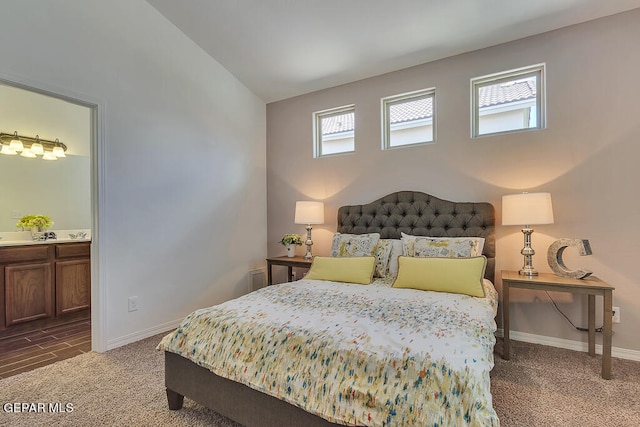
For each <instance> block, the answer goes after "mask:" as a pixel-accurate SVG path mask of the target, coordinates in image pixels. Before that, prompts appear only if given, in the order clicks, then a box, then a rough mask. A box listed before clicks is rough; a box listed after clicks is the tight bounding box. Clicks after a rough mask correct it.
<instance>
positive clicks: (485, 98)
mask: <svg viewBox="0 0 640 427" xmlns="http://www.w3.org/2000/svg"><path fill="white" fill-rule="evenodd" d="M544 78H545V76H544V64H539V65H533V66H531V67H526V68H520V69H517V70H510V71H505V72H501V73H497V74H491V75H489V76H483V77H477V78H474V79H471V136H472V137H473V138H476V137H479V136H485V135H495V134H501V133H511V132H521V131H525V130H533V129H544V127H545V100H544V99H545V94H544V88H545V84H544Z"/></svg>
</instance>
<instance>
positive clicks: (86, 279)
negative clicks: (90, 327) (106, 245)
mask: <svg viewBox="0 0 640 427" xmlns="http://www.w3.org/2000/svg"><path fill="white" fill-rule="evenodd" d="M90 257H91V254H90V243H89V242H81V243H53V242H52V243H45V244H34V245H23V246H5V247H0V272H1V273H2V274H0V330H5V329H7V328H11V327H13V326H16V325H22V324H27V323H29V322H34V321H41V322H46V319H51V320H59V319H60V318H63V317H64V316H65V315H67V314H69V313H75V312H78V311H82V310H85V309H88V308H90V306H91V258H90Z"/></svg>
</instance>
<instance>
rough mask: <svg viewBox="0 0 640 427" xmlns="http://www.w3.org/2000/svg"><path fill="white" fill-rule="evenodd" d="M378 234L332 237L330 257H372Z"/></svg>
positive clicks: (378, 237)
mask: <svg viewBox="0 0 640 427" xmlns="http://www.w3.org/2000/svg"><path fill="white" fill-rule="evenodd" d="M378 240H380V233H369V234H341V233H336V234H334V235H333V241H332V242H331V256H332V257H353V256H373V255H374V254H375V250H376V245H377V244H378Z"/></svg>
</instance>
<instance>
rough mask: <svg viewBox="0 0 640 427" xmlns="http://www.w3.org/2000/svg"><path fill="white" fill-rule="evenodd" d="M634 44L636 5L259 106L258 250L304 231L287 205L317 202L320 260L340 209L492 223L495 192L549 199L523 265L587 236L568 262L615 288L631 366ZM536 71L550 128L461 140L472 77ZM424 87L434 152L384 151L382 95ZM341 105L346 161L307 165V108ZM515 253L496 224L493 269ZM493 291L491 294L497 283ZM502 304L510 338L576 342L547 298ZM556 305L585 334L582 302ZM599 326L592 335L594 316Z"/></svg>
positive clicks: (639, 88)
mask: <svg viewBox="0 0 640 427" xmlns="http://www.w3.org/2000/svg"><path fill="white" fill-rule="evenodd" d="M638 40H640V9H636V10H634V11H631V12H627V13H624V14H620V15H615V16H612V17H608V18H604V19H599V20H596V21H592V22H588V23H584V24H581V25H576V26H573V27H568V28H565V29H561V30H558V31H554V32H550V33H545V34H541V35H538V36H534V37H530V38H526V39H523V40H520V41H515V42H512V43H507V44H503V45H499V46H495V47H491V48H488V49H483V50H480V51H476V52H471V53H468V54H464V55H459V56H455V57H452V58H447V59H444V60H440V61H436V62H432V63H427V64H424V65H421V66H417V67H413V68H409V69H405V70H401V71H398V72H395V73H390V74H386V75H382V76H378V77H374V78H370V79H366V80H362V81H359V82H355V83H352V84H347V85H343V86H339V87H336V88H331V89H327V90H324V91H319V92H315V93H311V94H307V95H303V96H299V97H296V98H292V99H288V100H284V101H280V102H276V103H272V104H269V105H268V106H267V182H268V194H269V198H268V222H269V235H268V237H269V254H270V255H278V254H280V255H282V254H284V249H283V248H282V247H281V246H280V245H278V243H277V242H278V240H279V239H280V237H281V236H282V235H283V234H284V233H287V232H289V233H290V232H297V233H304V227H303V226H299V225H295V224H294V223H293V213H294V203H295V201H296V200H324V201H325V207H326V212H325V218H326V224H324V225H321V226H320V225H317V226H314V234H313V236H314V243H315V245H314V252H315V253H317V254H327V253H328V251H329V247H330V240H331V235H332V233H333V232H334V231H335V229H336V213H337V209H338V207H339V206H341V205H345V204H360V203H366V202H369V201H373V200H374V199H377V198H379V197H381V196H383V195H385V194H387V193H390V192H393V191H397V190H420V191H424V192H427V193H431V194H433V195H435V196H438V197H441V198H445V199H449V200H456V201H489V202H491V203H493V205H494V206H495V207H496V210H497V216H498V224H499V223H500V222H499V221H500V220H501V215H500V208H501V196H502V195H504V194H510V193H517V192H521V191H523V190H533V191H536V190H539V191H549V192H551V194H552V197H553V202H554V211H555V224H553V225H547V226H538V227H535V233H534V235H533V247H534V249H536V251H537V254H536V255H535V257H534V266H536V267H537V268H538V269H539V270H541V271H546V272H550V268H549V266H548V265H547V262H546V250H547V248H548V246H549V245H550V244H551V243H552V242H553V241H554V240H555V239H558V238H562V237H573V238H585V239H589V241H590V242H591V246H592V249H593V255H592V256H589V257H582V258H580V259H571V258H570V257H568V258H567V264H568V265H569V267H573V266H575V267H578V266H580V267H582V268H587V269H591V270H593V271H594V272H595V275H597V276H598V277H600V278H602V279H604V280H606V281H608V282H610V283H611V284H612V285H614V286H615V287H616V290H615V292H614V305H617V306H620V307H621V312H622V323H620V324H616V325H614V331H615V335H614V337H613V346H614V347H615V348H618V349H623V350H624V349H626V350H631V351H632V353H633V352H634V351H635V353H633V354H634V355H635V357H638V355H640V340H638V329H640V287H639V286H638V275H637V272H636V268H635V267H636V264H637V258H638V255H639V254H640V244H639V243H638V242H640V226H639V223H640V198H638V197H637V194H638V191H637V185H638V184H637V183H638V182H640V168H638V167H637V165H636V163H637V159H638V157H639V156H640V145H639V144H638V135H640V120H638V117H637V116H638V114H637V113H638V108H637V102H638V101H637V100H638V99H640V79H638V76H637V74H638V70H639V69H640V50H639V49H638V48H637V41H638ZM543 62H544V63H546V64H547V80H546V81H547V112H548V116H547V129H545V130H542V131H534V132H522V133H514V134H509V135H498V136H487V137H483V138H478V139H471V138H470V136H469V134H470V117H469V116H470V113H469V111H470V99H469V98H470V89H469V82H470V79H471V78H473V77H477V76H483V75H487V74H492V73H496V72H500V71H504V70H510V69H515V68H519V67H524V66H528V65H532V64H539V63H543ZM424 87H435V88H436V92H437V95H436V96H437V99H438V112H437V120H438V123H437V134H438V135H437V143H436V144H428V145H422V146H416V147H407V148H399V149H394V150H388V151H382V150H381V149H380V142H379V141H380V128H381V126H380V98H382V97H384V96H390V95H393V94H400V93H406V92H410V91H412V90H416V89H419V88H424ZM347 104H355V108H356V118H355V123H356V125H355V126H356V136H355V140H356V141H355V144H356V153H354V154H347V155H340V156H331V157H326V158H320V159H313V158H312V153H313V151H312V140H311V137H312V133H311V117H312V112H314V111H320V110H325V109H329V108H332V107H336V106H340V105H347ZM294 159H295V160H294ZM522 246H523V239H522V233H521V232H520V230H519V228H518V227H502V226H498V227H497V260H496V262H497V270H498V272H499V271H500V270H501V269H519V268H520V267H521V265H522V256H521V255H520V249H521V248H522ZM575 258H578V257H575ZM279 274H280V273H279ZM498 277H499V274H498ZM496 285H497V288H498V290H500V289H501V283H500V281H499V280H498V281H497V283H496ZM512 298H515V303H514V305H513V307H512V310H511V313H512V316H513V319H512V323H511V325H512V328H513V329H514V330H515V331H519V332H524V333H529V334H535V335H538V336H545V337H552V338H555V339H558V340H563V339H564V340H570V341H581V342H586V340H587V337H586V334H584V333H582V332H578V331H576V330H575V329H573V328H572V327H571V326H570V325H569V324H568V323H567V322H566V321H565V320H564V318H562V316H561V315H560V314H559V313H557V312H556V311H555V309H554V307H553V305H552V304H551V303H550V302H549V299H548V297H547V295H546V294H544V293H538V292H529V291H526V290H516V291H514V292H513V296H512ZM554 298H555V299H556V300H557V301H559V306H560V307H561V309H562V310H563V311H565V312H566V313H567V315H568V316H569V317H571V318H572V319H573V320H574V322H576V323H578V324H581V325H582V326H585V325H586V302H584V301H583V299H582V298H581V297H578V296H570V295H563V294H558V295H554ZM598 300H600V298H598ZM600 306H601V302H600V301H598V307H600ZM597 319H598V320H597V323H598V324H599V325H598V326H600V324H601V314H599V315H598V316H597Z"/></svg>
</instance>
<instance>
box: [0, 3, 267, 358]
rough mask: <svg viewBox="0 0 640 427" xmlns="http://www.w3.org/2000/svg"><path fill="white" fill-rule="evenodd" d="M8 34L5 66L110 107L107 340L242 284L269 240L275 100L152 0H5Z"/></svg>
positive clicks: (106, 126)
mask: <svg viewBox="0 0 640 427" xmlns="http://www.w3.org/2000/svg"><path fill="white" fill-rule="evenodd" d="M0 39H2V40H4V41H5V42H3V43H0V57H2V58H3V60H2V61H1V62H0V76H2V77H5V78H9V79H11V78H13V79H16V80H19V81H21V82H23V83H25V82H29V83H30V84H31V85H33V86H36V87H44V88H46V89H48V90H53V89H55V88H58V89H59V91H61V92H63V93H65V94H67V95H70V94H78V97H80V98H81V99H84V98H83V97H86V98H88V99H95V100H98V101H99V103H100V104H101V105H102V106H104V114H103V117H101V118H100V119H103V122H102V123H101V125H102V129H103V131H104V138H103V140H102V141H101V143H102V146H101V150H103V151H102V153H104V158H101V159H99V164H100V165H101V167H102V168H103V171H102V172H103V174H104V188H103V190H104V194H101V195H99V196H100V197H99V200H100V201H101V202H102V203H103V205H102V206H101V209H102V210H103V211H104V215H103V216H102V217H100V218H99V223H98V231H99V236H100V237H99V241H98V245H97V248H96V249H98V252H99V254H100V266H99V269H100V274H101V275H102V278H103V279H104V280H103V281H102V282H101V283H100V286H101V287H102V289H103V291H104V293H105V294H104V296H105V300H106V301H103V303H104V304H105V306H106V324H105V325H104V326H105V328H104V329H105V330H104V331H103V332H104V333H105V334H104V335H105V338H104V341H105V343H106V346H108V347H113V346H117V345H121V344H124V343H126V342H129V341H133V340H136V339H139V338H142V337H144V336H147V335H151V334H153V333H156V332H160V330H161V329H163V328H165V329H166V328H168V327H170V326H173V325H174V324H175V322H176V321H177V320H179V319H181V318H182V317H183V316H185V315H186V314H188V313H189V312H190V311H192V310H193V309H196V308H198V307H203V306H206V305H211V304H214V303H217V302H220V301H223V300H227V299H229V298H232V297H235V296H238V295H241V294H242V293H244V292H245V291H246V290H247V272H248V270H249V269H250V268H251V267H253V266H255V265H257V264H262V262H263V260H264V255H265V249H266V234H265V229H266V218H265V210H266V199H265V105H264V103H263V102H262V101H261V100H259V99H258V98H257V97H256V96H255V95H254V94H253V93H251V92H250V91H249V90H248V89H247V88H246V87H245V86H243V85H242V84H241V83H240V82H239V81H238V80H237V79H235V78H234V77H233V76H232V75H231V74H229V73H228V72H227V71H226V70H225V69H224V68H223V67H222V66H221V65H220V64H218V63H217V62H216V61H214V60H213V59H212V58H211V57H209V56H208V55H207V54H205V53H204V52H203V51H202V50H201V49H200V48H198V47H197V46H196V45H195V44H194V43H193V42H192V41H191V40H189V39H188V38H187V37H186V36H185V35H184V34H182V33H181V32H180V31H179V30H178V29H177V28H176V27H175V26H173V25H172V24H171V23H169V22H168V21H167V20H166V19H165V18H164V17H163V16H162V15H161V14H160V13H158V12H157V11H156V10H155V9H154V8H152V7H151V6H150V5H149V4H147V3H146V2H144V1H142V0H116V1H109V2H104V1H97V0H92V1H87V0H59V1H55V2H43V1H39V0H24V1H19V2H17V1H12V2H4V3H3V5H2V13H1V14H0ZM9 41H10V42H9ZM174 144H177V146H178V147H179V148H178V149H176V148H175V145H174ZM95 286H96V284H94V287H93V290H94V291H95V290H96V287H95ZM132 295H135V296H138V297H139V306H140V309H139V310H138V311H136V312H131V313H129V312H128V311H127V297H128V296H132Z"/></svg>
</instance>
